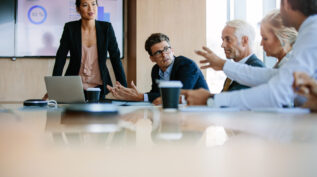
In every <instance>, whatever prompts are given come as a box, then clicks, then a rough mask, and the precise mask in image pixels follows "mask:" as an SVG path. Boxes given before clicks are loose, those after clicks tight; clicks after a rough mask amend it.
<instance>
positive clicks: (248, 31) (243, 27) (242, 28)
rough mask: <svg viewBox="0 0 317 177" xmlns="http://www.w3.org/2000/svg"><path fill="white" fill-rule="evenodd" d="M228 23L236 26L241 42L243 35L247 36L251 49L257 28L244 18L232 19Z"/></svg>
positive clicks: (237, 35) (236, 32) (236, 33)
mask: <svg viewBox="0 0 317 177" xmlns="http://www.w3.org/2000/svg"><path fill="white" fill-rule="evenodd" d="M226 25H227V26H230V27H232V28H235V36H236V37H237V38H238V41H239V42H241V40H242V37H243V36H247V37H248V41H249V47H250V48H251V49H252V48H253V43H254V39H255V30H254V28H253V27H252V26H251V25H250V24H248V23H247V22H245V21H243V20H231V21H228V22H227V24H226Z"/></svg>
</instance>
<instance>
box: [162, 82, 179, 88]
mask: <svg viewBox="0 0 317 177" xmlns="http://www.w3.org/2000/svg"><path fill="white" fill-rule="evenodd" d="M159 87H160V88H162V87H163V88H175V87H176V88H182V87H183V84H182V82H181V81H159Z"/></svg>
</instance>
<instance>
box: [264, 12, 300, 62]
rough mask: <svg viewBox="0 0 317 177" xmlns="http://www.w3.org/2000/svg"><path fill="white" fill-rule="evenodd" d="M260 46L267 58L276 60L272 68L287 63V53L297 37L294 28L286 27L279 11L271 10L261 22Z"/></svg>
mask: <svg viewBox="0 0 317 177" xmlns="http://www.w3.org/2000/svg"><path fill="white" fill-rule="evenodd" d="M261 36H262V41H261V45H262V46H263V50H264V51H265V53H266V55H267V56H272V57H275V58H276V59H277V62H276V64H275V66H274V67H273V68H279V67H281V66H282V65H283V64H284V63H286V62H287V61H288V58H289V57H288V56H289V54H288V53H289V52H290V51H291V50H292V46H293V44H294V42H295V40H296V37H297V31H296V30H295V28H292V27H286V26H284V24H283V22H282V17H281V14H280V11H279V10H273V11H271V12H270V13H269V14H267V15H266V16H265V17H264V18H263V20H262V21H261Z"/></svg>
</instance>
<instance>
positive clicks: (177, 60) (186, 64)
mask: <svg viewBox="0 0 317 177" xmlns="http://www.w3.org/2000/svg"><path fill="white" fill-rule="evenodd" d="M145 50H146V51H147V52H148V53H149V55H150V59H151V61H152V62H154V63H156V64H155V65H154V66H153V68H152V74H151V78H152V89H151V91H150V92H148V93H140V92H139V91H138V90H137V88H136V86H135V85H134V83H133V81H132V82H131V86H132V88H126V87H124V86H122V85H121V84H120V83H118V82H117V83H116V85H115V86H114V87H111V86H109V85H108V86H107V88H108V90H109V91H110V92H111V93H112V94H113V96H114V97H115V98H116V99H124V100H131V101H150V102H153V101H154V100H155V99H156V98H158V97H159V96H160V91H159V88H158V85H157V83H156V80H157V79H159V80H179V81H181V82H182V83H183V89H198V88H204V89H207V90H208V86H207V83H206V80H205V78H204V76H203V74H202V72H201V71H200V69H199V68H198V66H197V65H196V64H195V63H194V62H193V61H192V60H190V59H188V58H186V57H184V56H178V57H175V56H174V51H173V49H172V48H171V45H170V40H169V38H168V37H167V36H166V35H165V34H162V33H154V34H152V35H151V36H150V37H149V38H148V39H147V40H146V42H145Z"/></svg>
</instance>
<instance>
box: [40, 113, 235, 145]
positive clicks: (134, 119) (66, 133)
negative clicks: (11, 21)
mask: <svg viewBox="0 0 317 177" xmlns="http://www.w3.org/2000/svg"><path fill="white" fill-rule="evenodd" d="M188 120H189V121H188ZM188 120H187V119H186V117H185V114H179V113H177V112H175V113H167V112H161V111H160V109H158V108H155V107H154V108H144V109H136V110H134V111H129V112H125V113H123V114H121V113H120V114H119V115H92V114H87V113H73V112H72V113H68V112H64V111H56V110H54V111H47V120H46V126H45V130H46V132H49V133H50V134H51V137H52V140H53V142H54V143H56V144H58V145H69V146H72V145H102V146H106V147H111V146H137V147H151V146H153V145H177V144H178V145H184V144H185V145H190V146H197V145H199V146H205V147H212V146H216V145H223V144H224V143H225V142H226V141H227V139H228V138H229V137H230V136H232V135H233V134H232V133H231V134H230V133H229V134H228V133H227V132H228V131H229V132H231V131H230V130H225V128H224V127H221V126H215V125H212V124H210V123H209V124H201V123H200V121H197V122H195V121H193V120H192V119H188Z"/></svg>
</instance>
